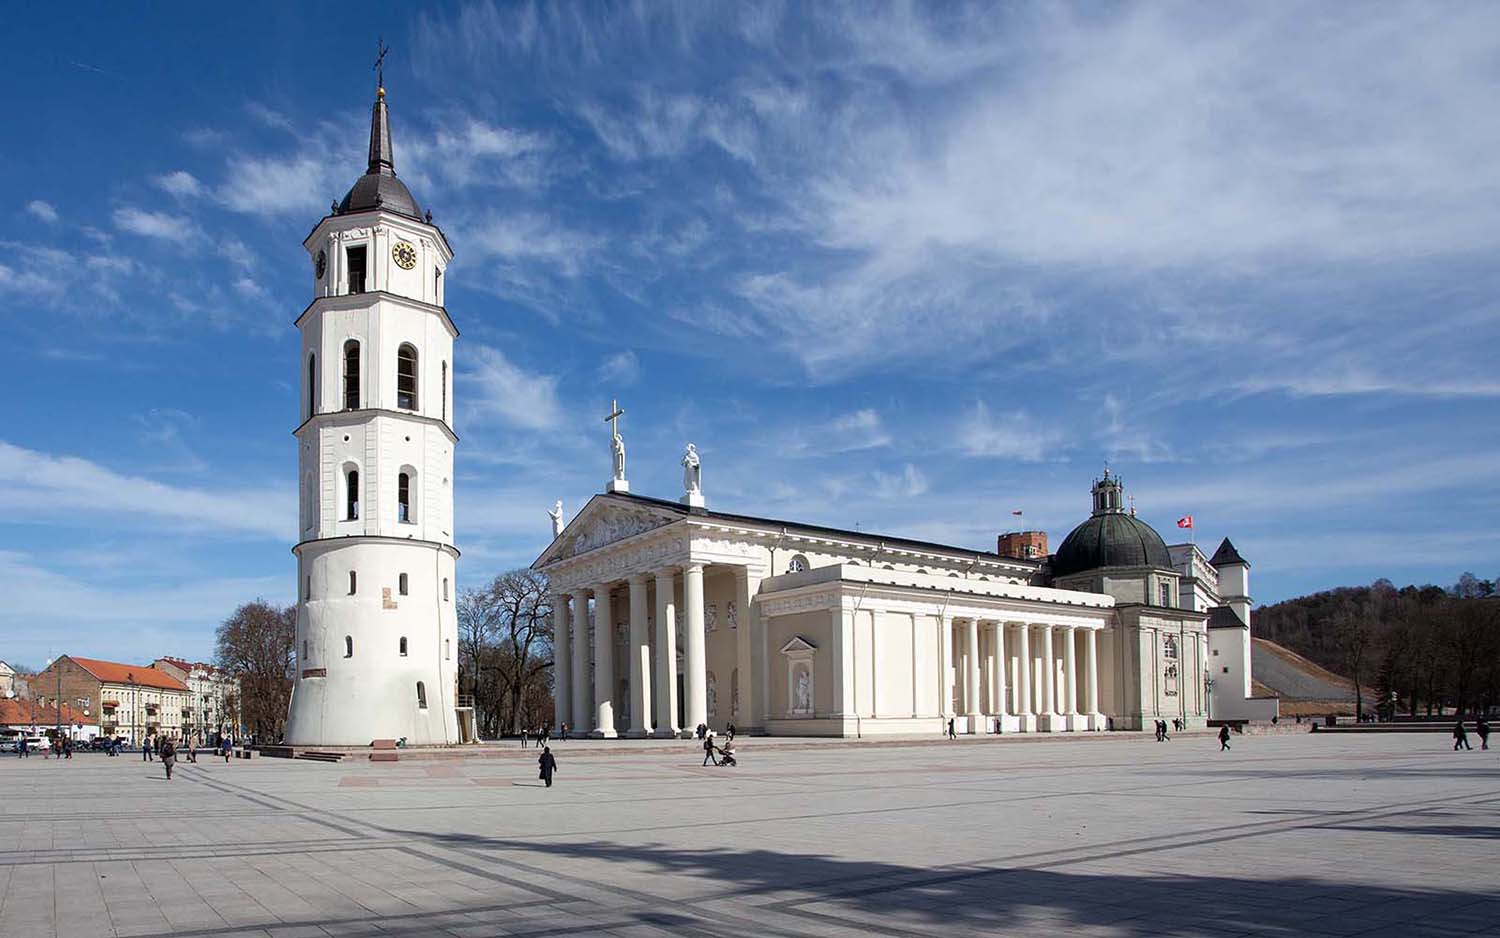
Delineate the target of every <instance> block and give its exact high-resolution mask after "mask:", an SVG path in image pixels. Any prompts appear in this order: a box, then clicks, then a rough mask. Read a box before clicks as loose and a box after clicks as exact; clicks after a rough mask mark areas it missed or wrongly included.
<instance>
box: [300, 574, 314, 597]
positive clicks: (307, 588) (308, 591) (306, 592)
mask: <svg viewBox="0 0 1500 938" xmlns="http://www.w3.org/2000/svg"><path fill="white" fill-rule="evenodd" d="M302 598H303V599H312V577H308V578H307V582H306V583H305V584H304V585H303V587H302Z"/></svg>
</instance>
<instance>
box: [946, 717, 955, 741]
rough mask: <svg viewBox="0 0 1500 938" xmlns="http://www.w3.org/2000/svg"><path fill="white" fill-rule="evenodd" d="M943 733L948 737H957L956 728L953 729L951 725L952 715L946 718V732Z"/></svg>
mask: <svg viewBox="0 0 1500 938" xmlns="http://www.w3.org/2000/svg"><path fill="white" fill-rule="evenodd" d="M944 735H946V736H947V737H948V738H949V739H957V738H958V730H956V729H954V727H953V718H952V717H949V718H948V732H947V733H945V734H944Z"/></svg>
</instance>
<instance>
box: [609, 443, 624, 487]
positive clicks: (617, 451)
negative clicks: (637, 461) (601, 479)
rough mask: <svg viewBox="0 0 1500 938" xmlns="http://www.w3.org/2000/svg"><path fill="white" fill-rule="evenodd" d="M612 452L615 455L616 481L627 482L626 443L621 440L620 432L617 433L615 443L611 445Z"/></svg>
mask: <svg viewBox="0 0 1500 938" xmlns="http://www.w3.org/2000/svg"><path fill="white" fill-rule="evenodd" d="M610 452H611V453H612V454H613V455H614V462H615V481H616V482H623V481H625V441H624V440H622V439H620V434H619V433H618V432H617V433H615V436H614V441H613V442H612V443H611V444H610Z"/></svg>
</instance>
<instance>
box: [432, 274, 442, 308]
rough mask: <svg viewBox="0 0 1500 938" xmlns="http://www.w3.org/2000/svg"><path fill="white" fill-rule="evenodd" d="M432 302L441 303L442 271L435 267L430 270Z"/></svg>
mask: <svg viewBox="0 0 1500 938" xmlns="http://www.w3.org/2000/svg"><path fill="white" fill-rule="evenodd" d="M432 302H434V303H436V304H437V305H439V306H441V305H443V272H442V271H441V270H437V269H434V270H433V271H432Z"/></svg>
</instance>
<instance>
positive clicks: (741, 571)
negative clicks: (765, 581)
mask: <svg viewBox="0 0 1500 938" xmlns="http://www.w3.org/2000/svg"><path fill="white" fill-rule="evenodd" d="M759 589H760V579H759V578H758V577H753V576H751V575H750V570H749V568H747V567H735V568H734V602H735V606H736V608H737V609H738V610H739V622H738V624H736V625H735V635H734V646H735V647H734V660H735V668H736V669H737V670H738V671H739V673H740V680H739V691H740V697H739V705H740V708H739V715H738V716H735V713H734V696H733V694H734V687H733V685H734V682H733V681H730V685H731V686H730V705H729V713H730V718H731V719H733V720H734V721H735V723H736V727H735V728H736V729H737V730H738V731H739V732H740V733H743V734H749V733H756V734H759V733H763V732H765V727H764V726H763V725H762V723H761V721H760V720H759V719H757V715H758V714H759V713H760V712H761V708H762V701H761V700H760V695H761V693H762V691H761V687H760V675H761V673H762V672H763V671H764V670H765V668H764V662H763V661H760V660H757V659H758V658H760V657H761V656H760V655H757V654H756V652H758V651H759V650H760V647H761V646H760V631H761V625H760V610H759V609H757V608H755V594H756V592H757V591H758V590H759Z"/></svg>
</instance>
